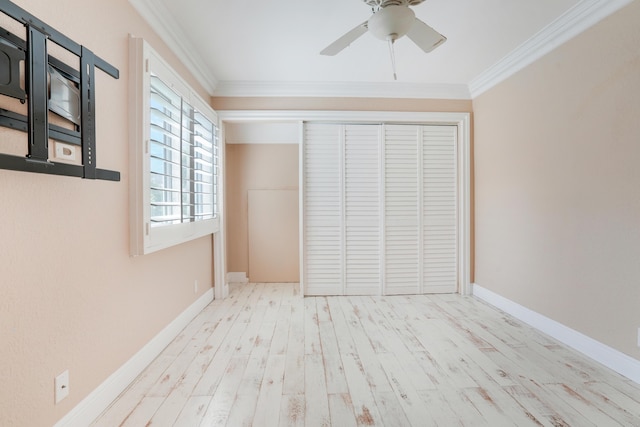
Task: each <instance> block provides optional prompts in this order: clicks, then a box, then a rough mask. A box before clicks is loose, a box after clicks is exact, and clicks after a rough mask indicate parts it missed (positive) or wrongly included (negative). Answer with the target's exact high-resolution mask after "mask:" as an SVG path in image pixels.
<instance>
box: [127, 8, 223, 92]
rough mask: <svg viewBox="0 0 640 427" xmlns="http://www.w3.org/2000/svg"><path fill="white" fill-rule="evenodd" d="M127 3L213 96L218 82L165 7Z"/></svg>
mask: <svg viewBox="0 0 640 427" xmlns="http://www.w3.org/2000/svg"><path fill="white" fill-rule="evenodd" d="M129 3H130V4H131V5H132V6H133V7H134V9H136V10H137V11H138V13H139V14H140V15H141V16H142V18H143V19H144V20H145V21H147V23H148V24H149V25H150V26H151V28H152V29H153V30H154V31H155V32H156V33H157V34H158V35H159V36H160V38H161V39H162V41H164V42H165V43H166V44H167V46H169V49H171V51H173V53H174V54H175V55H176V56H177V57H178V58H179V59H180V60H181V61H182V62H183V63H184V65H185V66H186V67H187V68H188V69H189V70H190V72H191V74H193V77H195V79H196V80H197V81H198V83H200V84H201V85H202V86H203V87H204V89H205V90H206V91H207V93H208V94H209V95H211V94H213V92H214V91H215V89H216V86H217V85H218V81H217V80H216V78H215V77H214V76H213V75H212V73H211V72H210V71H209V69H208V66H207V65H206V64H205V63H204V61H202V59H201V56H200V55H199V54H198V53H197V51H196V49H195V48H194V47H193V45H192V44H191V43H190V42H189V41H188V40H189V39H188V38H187V36H186V35H185V34H184V32H183V31H182V29H181V28H180V26H179V25H178V24H177V23H176V20H175V19H174V18H173V16H172V15H171V13H170V12H169V11H168V10H167V8H166V6H165V5H164V4H163V3H162V2H158V1H153V0H129Z"/></svg>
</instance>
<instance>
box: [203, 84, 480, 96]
mask: <svg viewBox="0 0 640 427" xmlns="http://www.w3.org/2000/svg"><path fill="white" fill-rule="evenodd" d="M213 96H221V97H222V96H229V97H234V96H237V97H241V96H246V97H253V96H256V97H263V96H266V97H304V96H307V97H333V98H334V97H342V98H347V97H353V98H420V99H422V98H427V99H465V100H467V99H471V96H470V94H469V88H468V87H467V85H466V84H451V83H448V84H447V83H442V84H433V83H401V82H378V83H363V82H260V81H221V82H219V83H218V85H217V87H216V90H215V91H214V93H213Z"/></svg>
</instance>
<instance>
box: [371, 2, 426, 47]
mask: <svg viewBox="0 0 640 427" xmlns="http://www.w3.org/2000/svg"><path fill="white" fill-rule="evenodd" d="M415 18H416V14H415V13H414V12H413V10H411V9H410V8H409V7H407V6H396V5H389V6H387V7H385V8H382V9H380V10H378V11H377V12H376V13H374V14H373V16H372V17H371V18H369V22H368V27H369V31H371V33H373V35H374V36H376V37H377V38H379V39H380V40H391V41H394V40H396V39H399V38H400V37H402V36H404V35H405V34H407V32H408V31H409V29H411V26H412V25H413V23H414V21H415Z"/></svg>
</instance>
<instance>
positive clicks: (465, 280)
mask: <svg viewBox="0 0 640 427" xmlns="http://www.w3.org/2000/svg"><path fill="white" fill-rule="evenodd" d="M217 113H218V118H219V120H220V124H221V128H224V123H225V122H238V123H241V122H252V121H291V120H296V121H301V122H304V121H328V122H337V123H344V122H360V123H391V122H392V123H420V124H423V123H424V124H450V125H455V126H457V127H458V143H459V149H460V150H459V152H458V168H459V169H458V173H459V174H460V175H459V176H460V181H459V191H460V192H461V193H460V194H461V197H460V201H459V209H460V212H461V215H460V222H459V227H460V228H459V241H458V248H459V251H460V252H459V254H458V257H459V262H460V269H459V276H458V282H459V292H460V293H461V294H462V295H469V294H471V283H470V278H471V263H470V260H471V194H470V192H471V151H470V150H471V115H470V114H469V113H427V112H398V111H315V110H309V111H305V110H299V111H291V110H222V111H218V112H217ZM303 149H304V147H303V146H302V145H301V148H300V151H301V152H302V151H303ZM301 170H302V169H301ZM301 176H302V174H301ZM300 191H301V192H302V191H303V186H300ZM303 200H304V198H303V196H302V193H301V194H300V203H302V201H303ZM301 209H302V208H301ZM301 212H302V210H301ZM301 229H302V228H301ZM301 243H304V240H303V239H302V237H301ZM302 248H303V246H300V250H302ZM301 267H302V269H301V270H300V274H301V278H300V281H301V283H302V282H304V265H303V264H301ZM301 288H302V289H303V290H304V286H303V285H302V284H301Z"/></svg>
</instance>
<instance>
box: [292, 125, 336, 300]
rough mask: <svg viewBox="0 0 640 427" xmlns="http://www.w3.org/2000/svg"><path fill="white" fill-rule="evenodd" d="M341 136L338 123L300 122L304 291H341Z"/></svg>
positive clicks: (326, 293) (326, 292)
mask: <svg viewBox="0 0 640 427" xmlns="http://www.w3.org/2000/svg"><path fill="white" fill-rule="evenodd" d="M341 147H342V136H341V127H340V126H338V125H325V124H308V123H306V124H305V125H304V142H303V159H302V161H303V162H304V164H303V212H304V218H303V224H304V226H303V239H304V245H303V246H304V252H303V265H304V267H303V268H304V276H303V282H304V287H305V291H304V292H305V294H306V295H342V294H343V292H344V289H343V286H342V283H343V244H342V228H343V218H342V195H343V188H342V158H341V155H340V153H341Z"/></svg>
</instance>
